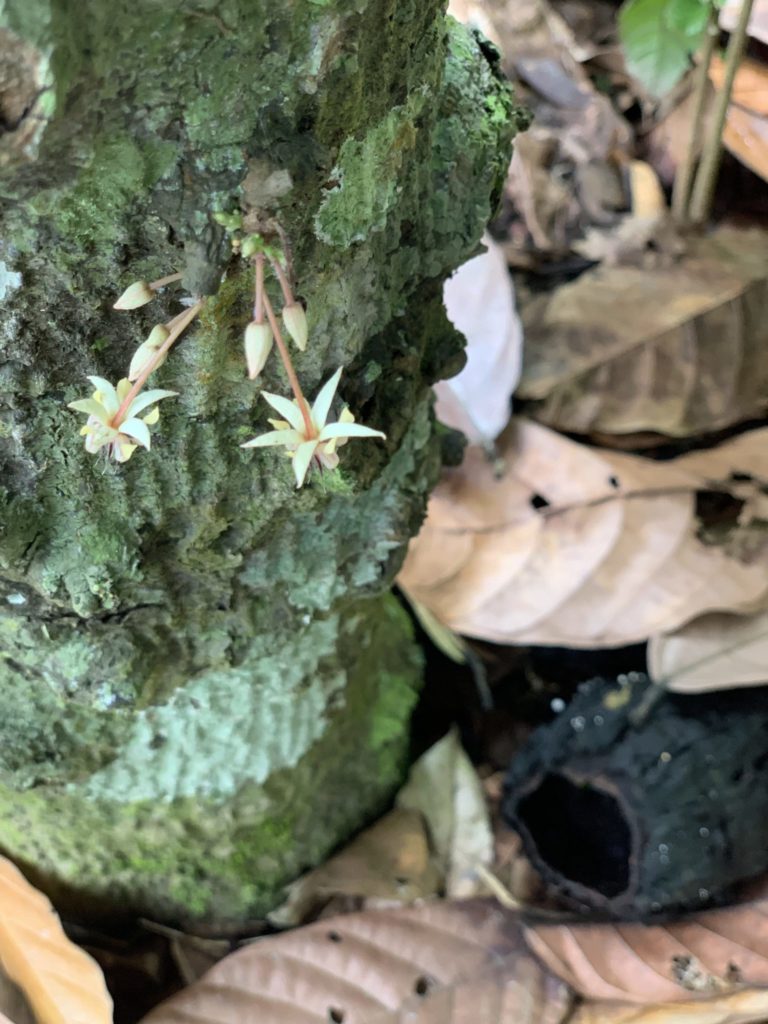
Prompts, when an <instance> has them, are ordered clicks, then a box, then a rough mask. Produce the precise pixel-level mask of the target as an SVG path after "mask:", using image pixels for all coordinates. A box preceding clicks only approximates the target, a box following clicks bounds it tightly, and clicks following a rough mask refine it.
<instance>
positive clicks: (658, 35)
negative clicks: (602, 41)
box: [619, 0, 708, 96]
mask: <svg viewBox="0 0 768 1024" xmlns="http://www.w3.org/2000/svg"><path fill="white" fill-rule="evenodd" d="M707 12H708V5H707V3H706V2H702V0H628V2H627V3H625V4H624V6H623V7H622V9H621V11H620V13H619V32H620V35H621V41H622V44H623V46H624V54H625V57H626V61H627V67H628V68H629V70H630V71H631V72H632V74H633V75H635V76H636V77H637V78H638V79H639V80H640V81H641V82H642V84H643V85H644V86H645V87H646V89H648V91H649V92H651V93H653V94H654V95H656V96H662V95H664V94H665V93H667V92H669V90H670V89H671V88H672V87H673V86H674V85H676V84H677V82H678V80H679V79H680V78H681V76H682V75H683V73H684V72H685V71H686V70H687V68H688V66H689V63H690V56H691V54H692V53H693V52H694V51H695V50H697V49H698V47H699V44H700V42H701V38H702V35H703V33H704V30H705V28H706V23H707Z"/></svg>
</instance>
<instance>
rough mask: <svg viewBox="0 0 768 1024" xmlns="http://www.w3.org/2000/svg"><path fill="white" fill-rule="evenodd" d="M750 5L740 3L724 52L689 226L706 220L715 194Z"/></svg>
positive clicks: (746, 0) (692, 198) (748, 0)
mask: <svg viewBox="0 0 768 1024" xmlns="http://www.w3.org/2000/svg"><path fill="white" fill-rule="evenodd" d="M752 4H753V0H742V4H741V10H740V12H739V20H738V24H737V25H736V28H735V29H734V30H733V34H732V35H731V38H730V40H729V41H728V49H727V50H726V53H725V79H724V81H723V88H722V90H721V92H720V93H719V94H718V96H717V101H716V103H715V112H714V117H713V119H712V124H711V125H710V128H709V135H708V137H707V140H706V142H705V144H704V151H703V152H702V155H701V163H700V164H699V170H698V173H697V174H696V180H695V182H694V185H693V194H692V196H691V205H690V220H691V222H692V223H693V224H702V223H703V222H704V221H705V220H706V219H707V218H708V217H709V213H710V210H711V207H712V199H713V197H714V194H715V186H716V185H717V176H718V173H719V171H720V160H721V158H722V153H723V129H724V128H725V119H726V117H727V115H728V106H729V104H730V101H731V92H732V90H733V82H734V79H735V78H736V72H737V70H738V67H739V64H740V63H741V58H742V56H743V54H744V48H745V47H746V43H747V27H748V25H749V16H750V14H751V13H752Z"/></svg>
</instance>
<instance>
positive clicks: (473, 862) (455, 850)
mask: <svg viewBox="0 0 768 1024" xmlns="http://www.w3.org/2000/svg"><path fill="white" fill-rule="evenodd" d="M396 803H397V805H398V807H402V808H408V809H410V810H411V812H413V811H418V812H420V813H421V814H422V815H423V816H424V818H425V819H426V822H427V825H428V826H429V835H430V839H431V840H432V848H433V849H434V851H435V854H436V857H437V860H438V863H439V864H440V867H441V869H442V873H443V876H444V878H445V891H446V894H447V895H448V896H449V897H453V898H455V899H462V898H466V897H468V896H476V895H478V894H479V893H481V892H483V891H485V887H484V885H483V884H482V882H481V881H480V879H479V878H478V876H477V874H476V869H477V868H478V866H481V867H488V866H489V865H490V864H491V862H492V861H493V834H492V832H491V824H490V816H489V812H488V804H487V802H486V799H485V793H484V791H483V787H482V785H481V783H480V780H479V778H478V777H477V772H476V771H475V769H474V767H473V765H472V762H471V761H470V760H469V758H468V757H467V755H466V754H465V752H464V749H463V747H462V745H461V742H460V741H459V737H458V735H457V733H456V730H455V729H452V730H451V731H450V732H449V733H448V735H447V736H444V737H443V738H442V739H441V740H439V741H438V742H437V743H435V744H434V746H432V747H430V749H429V750H428V751H427V752H426V753H425V754H423V755H422V756H421V757H420V758H419V760H418V761H417V762H416V764H415V765H414V766H413V768H412V769H411V773H410V775H409V777H408V781H407V782H406V784H405V786H403V788H402V789H401V790H400V792H399V793H398V795H397V800H396Z"/></svg>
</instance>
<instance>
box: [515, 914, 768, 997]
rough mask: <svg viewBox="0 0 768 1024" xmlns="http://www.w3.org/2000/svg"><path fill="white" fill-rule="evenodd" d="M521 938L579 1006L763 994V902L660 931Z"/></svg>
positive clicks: (614, 927) (767, 974) (767, 954)
mask: <svg viewBox="0 0 768 1024" xmlns="http://www.w3.org/2000/svg"><path fill="white" fill-rule="evenodd" d="M525 938H526V941H527V942H528V945H529V946H530V947H531V949H532V950H533V951H534V953H536V955H537V956H538V957H539V959H540V960H541V961H542V962H543V963H544V964H545V965H546V966H547V967H548V968H549V969H550V970H551V971H553V972H554V973H555V974H557V975H558V976H559V977H560V978H562V979H563V980H564V981H566V982H567V983H568V984H569V985H571V986H572V987H573V988H574V989H575V990H576V991H577V992H578V993H579V994H580V995H582V996H584V997H585V998H586V999H597V1000H603V999H606V1000H618V1001H622V1002H630V1003H642V1004H648V1003H660V1002H665V1003H674V1002H683V1003H685V1002H687V1001H690V1000H691V999H693V998H696V997H698V998H701V999H704V998H708V997H711V996H720V995H724V994H727V993H731V992H736V991H738V990H739V989H742V988H743V987H744V986H752V987H764V986H768V900H766V899H763V900H754V901H752V902H750V903H743V904H741V905H740V906H735V907H728V908H727V909H724V910H711V911H706V912H704V913H701V914H696V915H693V916H691V917H687V918H683V919H681V920H679V921H673V922H670V923H668V924H664V925H642V924H584V925H582V924H577V925H567V924H559V925H535V926H532V927H528V928H526V929H525ZM767 995H768V993H767Z"/></svg>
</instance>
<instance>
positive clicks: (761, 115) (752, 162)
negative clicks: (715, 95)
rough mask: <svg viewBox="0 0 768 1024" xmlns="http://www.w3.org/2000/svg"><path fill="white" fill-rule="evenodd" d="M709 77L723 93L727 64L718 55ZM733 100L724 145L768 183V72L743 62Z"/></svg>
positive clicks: (753, 62) (714, 59) (758, 64)
mask: <svg viewBox="0 0 768 1024" xmlns="http://www.w3.org/2000/svg"><path fill="white" fill-rule="evenodd" d="M709 77H710V80H711V81H712V84H713V85H714V86H715V88H716V89H718V90H720V89H722V87H723V83H724V79H725V63H724V61H723V60H722V59H721V58H720V57H718V56H717V55H715V56H714V57H713V58H712V63H711V64H710V68H709ZM731 96H732V102H731V104H730V106H729V108H728V116H727V119H726V124H725V128H724V130H723V143H724V144H725V147H726V148H727V149H728V150H729V152H731V153H732V154H733V155H734V156H735V157H736V158H737V159H738V160H740V161H741V163H743V164H745V165H746V166H747V167H749V169H750V170H751V171H754V173H755V174H758V175H759V176H760V177H761V178H763V179H764V180H766V181H768V68H766V66H765V65H764V64H760V63H758V62H757V61H755V60H751V59H750V58H745V59H744V60H742V62H741V64H740V65H739V69H738V71H737V72H736V78H735V81H734V83H733V92H732V94H731Z"/></svg>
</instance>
